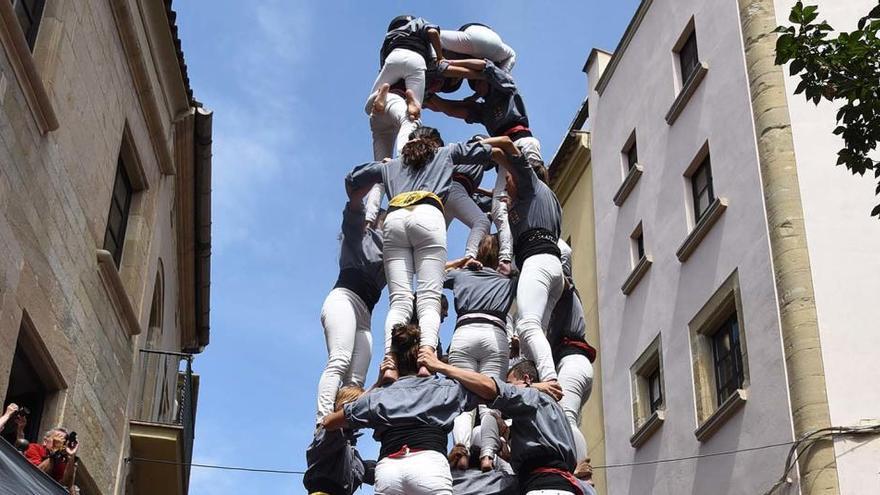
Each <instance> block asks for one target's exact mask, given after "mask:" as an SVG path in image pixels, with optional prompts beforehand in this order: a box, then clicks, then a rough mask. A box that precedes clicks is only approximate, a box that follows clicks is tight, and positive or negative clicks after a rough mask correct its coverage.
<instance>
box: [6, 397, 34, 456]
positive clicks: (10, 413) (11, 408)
mask: <svg viewBox="0 0 880 495" xmlns="http://www.w3.org/2000/svg"><path fill="white" fill-rule="evenodd" d="M30 413H31V412H30V411H29V410H28V408H26V407H20V406H19V405H18V404H15V403H11V404H9V405H8V406H6V411H5V412H4V413H3V415H2V416H0V432H3V438H5V439H6V440H8V441H9V442H10V443H12V444H14V445H15V448H17V449H18V450H21V451H23V450H24V449H26V448H27V446H28V442H27V440H25V438H24V428H25V426H27V416H28V414H30ZM10 422H11V424H9V428H8V429H9V431H6V430H7V428H6V426H7V423H10Z"/></svg>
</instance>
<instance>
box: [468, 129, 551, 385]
mask: <svg viewBox="0 0 880 495" xmlns="http://www.w3.org/2000/svg"><path fill="white" fill-rule="evenodd" d="M485 142H486V143H489V144H492V145H493V146H497V147H498V149H499V151H497V152H496V151H493V160H494V161H495V163H498V164H499V165H500V166H501V167H503V168H504V169H505V170H507V172H508V174H507V179H506V180H507V192H508V195H509V200H510V206H509V209H508V219H509V221H510V228H511V232H512V234H513V250H514V257H515V261H516V264H517V265H518V266H519V269H520V275H519V284H518V285H517V289H516V301H517V302H516V304H517V310H518V313H519V315H518V317H517V320H516V330H517V333H518V336H519V340H520V344H521V345H522V349H523V351H524V353H525V355H526V356H528V357H529V358H530V359H533V360H534V361H535V364H536V366H537V367H538V373H539V375H540V379H541V381H551V380H556V379H557V374H556V368H555V366H554V363H553V356H552V352H551V349H550V343H549V342H548V341H547V336H546V334H545V330H546V328H547V325H548V323H549V321H550V313H551V312H552V310H553V307H554V306H555V305H556V301H557V300H558V299H559V296H560V295H561V294H562V289H563V288H564V286H565V279H564V275H563V269H562V262H561V260H560V250H559V245H558V241H559V232H560V228H561V224H562V210H561V208H560V207H559V201H557V199H556V195H555V194H554V193H553V191H552V190H551V189H550V188H549V187H548V186H547V184H545V183H544V182H542V181H541V179H540V178H539V177H538V175H537V174H536V172H535V170H534V169H533V167H531V166H529V164H528V163H527V162H526V160H525V157H524V155H523V154H522V153H520V152H519V150H518V149H517V148H516V147H515V146H513V144H512V142H511V141H510V139H509V138H507V137H504V136H502V137H493V138H490V139H487V140H486V141H485ZM501 150H503V151H501Z"/></svg>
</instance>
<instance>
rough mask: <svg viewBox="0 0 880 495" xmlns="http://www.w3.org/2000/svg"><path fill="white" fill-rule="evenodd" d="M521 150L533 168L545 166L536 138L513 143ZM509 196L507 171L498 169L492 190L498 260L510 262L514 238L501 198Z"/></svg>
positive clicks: (504, 204) (520, 139)
mask: <svg viewBox="0 0 880 495" xmlns="http://www.w3.org/2000/svg"><path fill="white" fill-rule="evenodd" d="M513 144H514V145H515V146H516V147H517V148H519V151H520V153H522V154H523V155H524V156H525V157H526V161H527V162H528V164H529V165H530V166H532V167H534V166H536V165H543V164H544V158H543V157H542V156H541V142H540V141H538V140H537V138H534V137H523V138H519V139H517V140H516V141H514V142H513ZM506 195H507V171H506V170H505V169H504V168H502V167H498V174H497V176H496V178H495V188H494V189H493V190H492V221H494V222H495V228H496V229H497V230H498V259H499V260H502V261H510V260H511V259H513V240H514V239H513V238H512V236H511V233H510V224H509V222H508V219H507V204H506V203H504V201H501V198H503V197H504V196H506Z"/></svg>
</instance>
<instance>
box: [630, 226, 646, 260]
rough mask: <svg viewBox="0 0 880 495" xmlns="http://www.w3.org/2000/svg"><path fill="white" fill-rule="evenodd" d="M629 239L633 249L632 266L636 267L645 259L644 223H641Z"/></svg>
mask: <svg viewBox="0 0 880 495" xmlns="http://www.w3.org/2000/svg"><path fill="white" fill-rule="evenodd" d="M629 239H630V247H631V249H632V264H633V267H635V266H636V265H638V264H639V261H641V260H642V258H644V257H645V231H644V229H643V228H642V222H639V224H638V225H637V226H636V228H635V230H633V232H632V234H630V235H629Z"/></svg>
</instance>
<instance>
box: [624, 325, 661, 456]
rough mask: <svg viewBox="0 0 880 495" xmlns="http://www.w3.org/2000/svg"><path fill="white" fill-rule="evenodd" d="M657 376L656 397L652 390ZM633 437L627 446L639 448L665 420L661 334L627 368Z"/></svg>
mask: <svg viewBox="0 0 880 495" xmlns="http://www.w3.org/2000/svg"><path fill="white" fill-rule="evenodd" d="M655 376H656V377H657V384H658V386H659V394H658V395H659V396H658V397H654V394H653V391H652V385H653V383H654V382H653V381H652V379H653V377H655ZM630 380H631V387H632V389H631V393H632V408H633V409H632V413H633V435H632V436H631V437H630V445H632V447H633V448H639V447H640V446H642V445H643V444H644V443H645V442H647V441H648V439H649V438H650V437H651V436H652V435H653V434H654V432H656V431H657V430H658V429H659V428H660V427H661V426H662V425H663V421H664V420H665V418H666V386H665V384H664V373H663V346H662V335H661V334H660V333H658V334H657V336H656V337H654V339H653V340H652V341H651V343H650V344H648V346H647V347H646V348H645V350H644V351H642V353H641V354H640V355H639V358H638V359H637V360H636V361H635V362H634V363H633V365H632V366H630Z"/></svg>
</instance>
